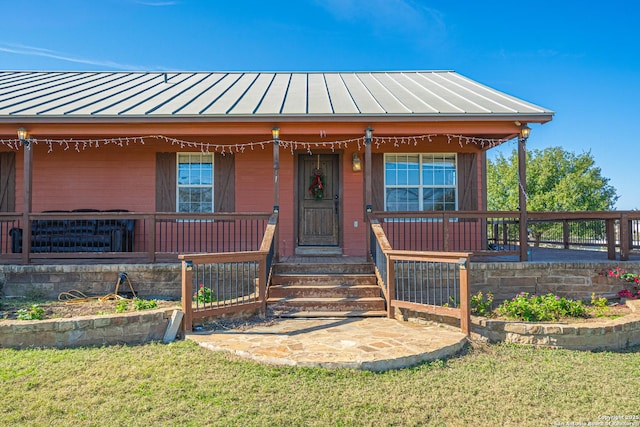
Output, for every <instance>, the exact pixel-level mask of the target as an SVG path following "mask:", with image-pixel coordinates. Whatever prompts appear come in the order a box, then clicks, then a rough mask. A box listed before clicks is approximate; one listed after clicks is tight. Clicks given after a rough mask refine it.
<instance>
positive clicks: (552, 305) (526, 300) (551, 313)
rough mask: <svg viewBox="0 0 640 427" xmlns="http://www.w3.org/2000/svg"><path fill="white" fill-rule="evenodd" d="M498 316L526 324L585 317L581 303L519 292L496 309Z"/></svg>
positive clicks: (550, 295)
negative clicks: (522, 321)
mask: <svg viewBox="0 0 640 427" xmlns="http://www.w3.org/2000/svg"><path fill="white" fill-rule="evenodd" d="M497 312H498V314H499V315H500V316H505V317H507V318H509V319H515V320H524V321H526V322H540V321H542V322H545V321H546V322H549V321H556V320H560V319H561V318H564V317H586V315H587V312H586V308H585V306H584V304H583V303H582V301H579V300H578V301H574V300H570V299H567V298H564V297H559V296H557V295H554V294H547V295H543V296H540V295H529V293H528V292H521V293H520V294H518V295H517V296H516V297H515V298H513V299H511V300H509V301H505V302H504V303H503V304H502V305H501V306H499V307H498V309H497Z"/></svg>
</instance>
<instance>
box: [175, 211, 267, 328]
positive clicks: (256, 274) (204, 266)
mask: <svg viewBox="0 0 640 427" xmlns="http://www.w3.org/2000/svg"><path fill="white" fill-rule="evenodd" d="M277 225H278V214H277V213H274V214H272V215H271V216H270V218H269V221H268V224H267V226H266V230H265V232H264V236H263V238H262V241H261V243H260V246H259V247H258V248H257V250H245V251H241V252H222V253H206V254H189V255H180V256H179V257H178V258H179V259H180V260H181V261H182V311H183V313H184V318H183V328H184V330H185V331H191V330H192V328H193V320H194V319H199V318H204V317H213V316H219V315H222V314H227V313H236V312H242V311H251V310H260V311H261V312H263V313H264V312H265V310H266V295H267V285H268V283H269V281H270V276H271V269H272V264H273V261H274V258H275V257H276V255H277V249H276V246H277Z"/></svg>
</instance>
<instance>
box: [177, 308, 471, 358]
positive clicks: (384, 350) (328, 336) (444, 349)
mask: <svg viewBox="0 0 640 427" xmlns="http://www.w3.org/2000/svg"><path fill="white" fill-rule="evenodd" d="M186 338H187V339H190V340H193V341H195V342H197V343H198V344H200V345H201V346H202V347H204V348H207V349H210V350H213V351H228V352H231V353H234V354H237V355H239V356H241V357H243V358H247V359H250V360H254V361H257V362H261V363H266V364H273V365H288V366H300V367H303V366H304V367H323V368H350V369H362V370H370V371H386V370H390V369H399V368H404V367H408V366H412V365H416V364H418V363H422V362H426V361H431V360H435V359H440V358H444V357H448V356H452V355H454V354H456V353H458V352H459V351H461V350H462V349H463V348H464V346H465V344H466V343H467V338H466V336H465V335H464V334H463V333H462V332H460V330H459V329H456V328H450V327H447V326H443V325H437V324H429V323H425V324H420V323H416V322H403V321H398V320H394V319H387V318H336V319H328V318H324V319H274V320H273V321H271V322H269V323H267V324H264V325H256V326H253V327H250V328H249V329H245V328H243V329H242V330H241V329H231V330H214V331H206V332H196V333H191V334H187V336H186Z"/></svg>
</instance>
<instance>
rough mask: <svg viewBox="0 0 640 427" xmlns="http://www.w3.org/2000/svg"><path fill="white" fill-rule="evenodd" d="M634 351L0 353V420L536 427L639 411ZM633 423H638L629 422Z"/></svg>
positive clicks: (639, 362) (184, 348)
mask: <svg viewBox="0 0 640 427" xmlns="http://www.w3.org/2000/svg"><path fill="white" fill-rule="evenodd" d="M638 352H640V347H636V348H635V349H632V350H630V351H628V352H622V353H612V352H599V353H594V352H578V351H566V350H550V349H533V348H528V347H520V346H515V345H496V346H493V345H491V346H484V345H483V346H476V347H475V348H472V349H470V350H469V351H467V353H466V354H464V355H462V356H460V357H456V358H452V359H449V360H446V361H436V362H432V363H427V364H422V365H420V366H417V367H414V368H410V369H404V370H398V371H390V372H385V373H372V372H362V371H354V370H346V369H342V370H324V369H320V368H292V367H272V366H264V365H260V364H256V363H253V362H248V361H243V360H239V359H237V358H236V357H234V356H232V355H229V354H226V353H214V352H210V351H208V350H204V349H201V348H200V347H198V346H196V345H195V344H194V343H192V342H190V341H185V342H177V343H173V344H170V345H162V344H157V343H152V344H146V345H142V346H123V347H105V348H82V349H70V350H44V349H33V350H10V349H0V360H2V363H1V364H0V384H2V393H3V397H2V401H3V404H2V405H0V425H30V426H63V425H64V426H66V425H74V426H102V425H104V426H107V425H108V426H147V425H154V426H163V425H167V426H173V425H184V426H216V425H220V426H230V425H233V426H235V425H240V426H253V425H257V426H271V425H273V426H281V425H287V426H314V425H318V426H350V425H358V426H360V425H365V426H367V425H371V426H374V425H375V426H379V425H390V426H393V425H396V426H413V425H416V426H417V425H434V426H460V425H473V426H496V425H500V426H509V425H512V426H540V425H549V426H551V425H554V423H569V422H574V423H575V422H584V423H588V422H598V421H602V418H601V417H603V416H618V415H622V416H634V415H635V416H637V415H639V414H640V395H639V394H638V393H637V390H640V357H638ZM636 421H637V420H636Z"/></svg>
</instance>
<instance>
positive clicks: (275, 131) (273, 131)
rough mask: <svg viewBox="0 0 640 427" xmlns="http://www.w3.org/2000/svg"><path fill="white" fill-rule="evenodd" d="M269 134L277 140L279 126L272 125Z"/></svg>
mask: <svg viewBox="0 0 640 427" xmlns="http://www.w3.org/2000/svg"><path fill="white" fill-rule="evenodd" d="M271 136H273V140H274V141H278V139H279V138H280V128H279V127H274V128H273V129H271Z"/></svg>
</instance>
